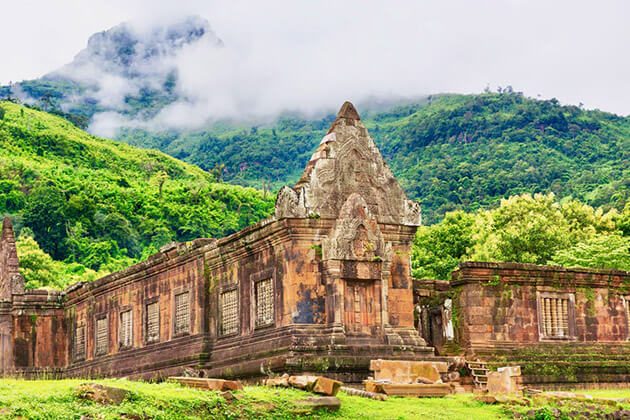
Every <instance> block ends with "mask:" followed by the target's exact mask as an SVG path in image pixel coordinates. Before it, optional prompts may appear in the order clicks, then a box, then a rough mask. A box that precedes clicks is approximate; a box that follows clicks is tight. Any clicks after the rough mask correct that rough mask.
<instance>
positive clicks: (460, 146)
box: [120, 90, 630, 224]
mask: <svg viewBox="0 0 630 420" xmlns="http://www.w3.org/2000/svg"><path fill="white" fill-rule="evenodd" d="M363 117H364V118H363V120H364V123H365V124H366V126H367V127H368V129H369V130H370V133H371V135H372V136H373V137H374V139H375V141H376V143H377V145H378V146H379V147H380V149H381V151H382V152H383V155H384V157H385V159H386V160H387V161H388V163H389V164H390V165H391V167H392V170H393V172H394V174H395V175H396V176H397V177H398V178H399V179H400V181H401V183H402V185H403V187H404V188H405V190H406V191H407V193H408V194H409V196H410V197H411V198H413V199H417V200H420V201H421V202H422V204H423V214H424V219H425V222H426V223H429V224H431V223H435V222H437V221H438V220H440V218H441V217H442V216H443V215H444V214H445V213H446V212H448V211H452V210H456V209H463V210H466V211H474V210H477V209H479V208H481V207H491V206H494V205H498V204H499V201H500V200H501V199H502V198H506V197H508V196H511V195H518V194H522V193H525V192H530V193H537V192H538V193H548V192H553V193H555V194H556V196H558V197H561V198H562V197H569V196H571V197H574V198H576V199H579V200H581V201H583V202H585V203H588V204H590V205H592V206H596V207H599V206H604V207H607V208H610V207H615V208H617V209H619V210H620V209H622V208H623V206H624V204H625V203H626V202H627V201H628V191H629V190H630V189H629V188H628V184H629V183H630V172H629V171H630V170H629V169H628V165H627V160H628V155H629V152H630V142H628V141H627V139H628V138H630V118H629V117H619V116H616V115H612V114H607V113H604V112H600V111H586V110H583V109H580V108H578V107H576V106H561V105H560V104H559V103H558V101H556V100H548V101H540V100H534V99H530V98H526V97H524V96H523V95H521V94H518V93H514V92H511V91H509V90H508V91H507V92H504V93H501V94H497V93H484V94H480V95H439V96H433V97H430V98H429V100H428V101H426V102H423V103H417V104H412V105H406V106H400V107H397V108H394V109H391V110H388V111H385V112H372V113H370V112H363ZM332 119H333V116H332V115H329V116H327V117H325V118H323V119H321V120H304V119H301V118H299V117H297V116H284V117H282V118H280V119H278V120H277V121H276V122H274V123H273V124H270V125H261V126H257V127H253V128H251V127H248V126H237V125H228V124H216V125H214V126H212V127H210V128H207V129H204V130H202V131H197V132H192V133H191V132H186V133H177V132H164V133H158V134H155V133H150V132H146V131H142V130H127V131H125V132H123V133H121V135H120V139H121V140H123V141H126V142H129V143H130V144H133V145H137V146H142V147H150V148H159V149H160V150H162V151H164V152H166V153H168V154H170V155H172V156H175V157H177V158H180V159H183V160H185V161H187V162H191V163H194V164H197V165H199V166H200V167H202V168H204V169H206V170H213V169H215V168H217V167H220V168H221V169H220V170H221V171H222V176H223V178H224V179H225V180H227V181H230V182H233V183H238V184H242V185H250V186H256V187H265V186H269V185H270V186H272V187H273V188H279V187H280V186H282V185H284V184H291V183H293V182H295V181H296V180H297V179H298V178H299V176H300V174H301V173H302V170H303V168H304V166H305V165H306V163H307V162H308V160H309V158H310V155H311V153H312V152H313V150H314V149H315V148H316V147H317V145H318V144H319V141H320V140H321V138H322V136H323V135H324V134H325V130H327V129H328V126H329V125H330V123H331V122H332Z"/></svg>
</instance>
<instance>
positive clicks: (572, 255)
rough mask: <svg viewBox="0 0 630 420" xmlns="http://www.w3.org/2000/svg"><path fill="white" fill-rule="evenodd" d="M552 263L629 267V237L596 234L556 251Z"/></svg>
mask: <svg viewBox="0 0 630 420" xmlns="http://www.w3.org/2000/svg"><path fill="white" fill-rule="evenodd" d="M551 263H552V264H557V265H563V266H565V267H592V268H616V269H619V270H628V269H630V237H628V236H625V237H624V236H621V235H615V234H613V235H597V236H594V237H592V238H588V239H586V240H585V241H584V242H579V243H577V244H575V245H573V246H571V247H570V248H568V249H562V250H559V251H558V252H556V254H555V255H554V256H553V258H552V260H551Z"/></svg>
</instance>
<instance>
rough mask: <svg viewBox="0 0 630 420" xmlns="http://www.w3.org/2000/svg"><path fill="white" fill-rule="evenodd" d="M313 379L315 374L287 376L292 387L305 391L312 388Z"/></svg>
mask: <svg viewBox="0 0 630 420" xmlns="http://www.w3.org/2000/svg"><path fill="white" fill-rule="evenodd" d="M315 381H317V376H309V375H301V376H290V377H289V385H291V386H292V387H293V388H298V389H304V390H307V391H310V390H311V389H313V385H315Z"/></svg>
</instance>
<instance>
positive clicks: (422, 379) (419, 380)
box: [416, 376, 434, 384]
mask: <svg viewBox="0 0 630 420" xmlns="http://www.w3.org/2000/svg"><path fill="white" fill-rule="evenodd" d="M416 383H417V384H432V383H434V381H432V380H431V379H429V378H425V377H423V376H418V377H417V378H416Z"/></svg>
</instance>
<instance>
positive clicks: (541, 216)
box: [412, 194, 630, 279]
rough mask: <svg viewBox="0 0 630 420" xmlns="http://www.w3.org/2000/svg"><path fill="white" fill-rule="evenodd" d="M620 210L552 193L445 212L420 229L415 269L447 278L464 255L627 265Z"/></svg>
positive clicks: (629, 242)
mask: <svg viewBox="0 0 630 420" xmlns="http://www.w3.org/2000/svg"><path fill="white" fill-rule="evenodd" d="M626 220H627V207H626V209H625V210H624V212H623V213H621V214H620V213H619V212H617V211H616V210H614V209H613V210H610V211H608V212H604V211H603V210H602V209H601V208H599V209H594V208H593V207H591V206H588V205H586V204H583V203H580V202H579V201H577V200H572V199H566V200H563V201H561V202H558V201H557V200H556V199H555V196H554V195H553V194H546V195H544V194H535V195H531V194H522V195H518V196H513V197H510V198H508V199H506V200H502V201H501V204H500V206H499V207H497V208H495V209H491V210H478V211H477V212H475V213H470V214H469V213H464V212H461V211H457V212H451V213H447V214H446V216H445V218H444V219H443V220H442V221H441V222H440V223H437V224H435V225H432V226H428V227H421V228H420V229H419V230H418V234H417V236H416V240H415V242H414V246H413V251H412V268H413V275H414V276H415V277H417V278H422V277H425V278H426V277H428V278H438V279H448V276H449V273H450V272H451V271H452V270H453V269H454V268H455V267H457V264H459V262H461V261H464V260H472V261H512V262H520V263H535V264H556V265H562V266H568V267H591V268H613V269H621V270H630V237H629V236H628V235H627V233H626V234H624V232H627V231H624V230H623V229H624V228H625V226H626V224H625V223H627V222H626Z"/></svg>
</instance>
